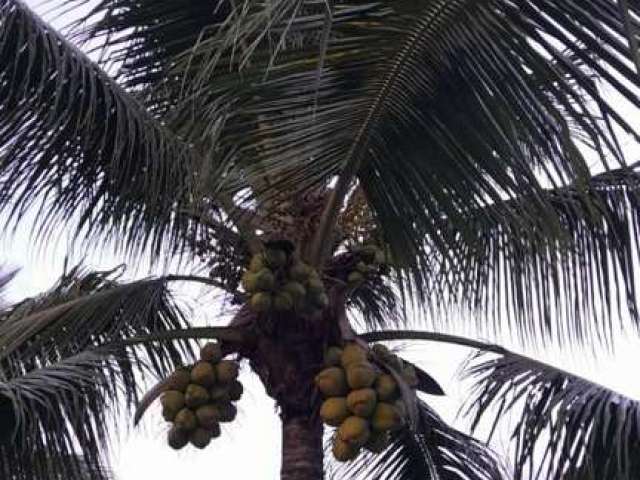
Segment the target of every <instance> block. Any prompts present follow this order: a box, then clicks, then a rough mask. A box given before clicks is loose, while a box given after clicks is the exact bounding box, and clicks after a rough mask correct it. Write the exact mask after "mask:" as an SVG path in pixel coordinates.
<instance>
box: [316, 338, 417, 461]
mask: <svg viewBox="0 0 640 480" xmlns="http://www.w3.org/2000/svg"><path fill="white" fill-rule="evenodd" d="M373 353H374V355H375V356H377V357H378V358H379V359H380V360H381V361H383V362H385V363H386V364H389V365H390V366H391V368H393V369H394V371H396V372H397V373H398V374H399V375H401V376H402V378H403V380H404V381H405V382H406V383H407V384H408V385H409V386H415V385H416V384H417V378H416V373H415V369H413V367H411V366H406V365H403V363H402V360H401V359H399V358H398V357H397V356H395V355H393V354H392V353H391V352H390V351H389V350H388V349H386V347H384V346H382V345H376V346H374V348H373ZM324 363H325V368H324V370H322V371H321V372H320V373H318V375H317V376H316V377H315V384H316V386H317V388H318V390H320V392H321V393H322V395H323V396H324V398H325V400H324V402H323V403H322V406H321V408H320V417H321V418H322V420H323V421H324V423H325V424H327V425H329V426H331V427H336V432H335V435H334V437H333V455H334V457H335V458H336V460H338V461H340V462H346V461H349V460H353V459H354V458H356V457H357V456H358V455H359V453H360V451H361V450H362V448H365V449H367V450H369V451H371V452H373V453H380V452H382V451H384V450H385V448H386V447H387V446H388V445H389V441H390V432H393V431H395V430H398V429H400V428H402V427H403V426H404V425H405V422H406V407H405V404H404V402H403V401H402V398H401V394H400V389H399V387H398V383H397V382H396V380H395V379H394V377H393V376H392V375H391V374H389V373H385V372H384V371H382V369H381V368H379V367H378V366H377V365H374V364H373V363H371V362H370V361H369V358H368V352H367V350H366V349H365V348H363V347H361V346H360V345H358V344H356V343H348V344H346V345H345V347H344V349H341V348H339V347H330V348H329V349H328V350H327V351H326V353H325V361H324Z"/></svg>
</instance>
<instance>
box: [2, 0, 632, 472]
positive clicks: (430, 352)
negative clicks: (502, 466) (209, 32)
mask: <svg viewBox="0 0 640 480" xmlns="http://www.w3.org/2000/svg"><path fill="white" fill-rule="evenodd" d="M27 3H28V4H29V5H31V6H32V8H35V9H36V11H39V12H43V11H46V9H43V8H39V7H38V3H39V2H36V1H33V0H28V1H27ZM70 20H72V18H71V17H70V16H67V17H65V18H62V19H58V20H57V21H56V24H66V23H68V22H69V21H70ZM628 148H629V149H631V148H634V149H635V150H634V151H629V153H630V154H631V157H635V158H636V159H640V150H637V149H636V146H632V145H628ZM1 222H2V219H1V218H0V223H1ZM65 235H66V234H65V232H60V237H59V238H57V239H52V241H51V242H48V244H47V245H46V247H45V246H42V245H40V246H38V247H36V246H34V245H33V243H32V242H31V240H30V238H29V234H28V229H26V228H22V229H20V230H18V232H16V234H15V235H12V236H10V237H9V236H6V235H5V237H4V238H2V239H0V265H1V264H9V265H12V266H16V267H21V269H22V270H21V272H20V274H19V275H18V277H17V278H16V279H15V281H14V283H13V286H12V290H11V292H10V293H11V296H12V298H13V299H19V298H21V297H23V296H28V295H33V294H36V293H38V292H41V291H43V290H45V289H47V288H49V287H50V286H51V285H52V284H53V283H54V282H55V280H56V279H57V278H58V277H59V276H60V274H61V272H62V269H63V263H64V257H65V255H66V254H70V255H71V258H70V260H71V263H72V264H73V263H74V262H75V261H80V260H84V263H85V264H86V265H87V266H90V267H94V268H111V267H113V266H114V265H117V264H119V263H121V262H122V259H121V258H117V257H115V256H113V255H111V254H110V253H108V252H104V253H101V252H85V251H80V250H78V249H76V250H75V251H71V252H69V249H68V242H67V240H68V239H67V237H66V236H65ZM135 267H136V268H133V267H130V268H129V274H130V275H132V276H135V277H141V276H145V275H147V274H149V273H158V271H157V270H156V271H153V272H150V271H149V269H148V266H147V265H146V264H142V265H136V266H135ZM177 294H178V296H179V298H181V299H184V300H187V301H189V302H190V304H191V305H192V306H194V307H195V308H196V309H197V310H196V311H197V313H196V317H197V322H198V323H199V324H203V325H205V324H216V323H217V322H219V307H218V306H217V304H216V302H215V300H214V299H213V298H212V297H211V295H210V294H209V293H208V292H207V291H205V290H203V289H202V288H200V287H189V288H180V289H179V290H178V291H177ZM468 333H470V334H472V333H473V332H468ZM493 340H495V339H493ZM503 343H504V344H505V345H506V346H508V347H512V348H514V349H517V350H520V351H523V353H528V354H530V355H534V356H537V357H538V358H540V359H542V360H546V361H548V362H550V363H554V364H557V365H562V367H563V368H565V369H568V370H571V371H573V372H575V373H578V374H581V375H583V376H585V377H588V378H590V379H593V380H595V381H597V382H600V383H602V384H604V385H606V386H609V387H611V388H614V389H616V390H618V391H620V392H622V393H625V394H627V395H629V396H632V397H634V398H637V399H640V382H638V381H637V368H636V365H637V362H638V351H640V341H638V340H637V339H628V338H626V336H625V335H623V334H622V333H621V334H619V335H618V336H617V339H616V343H617V345H616V351H615V355H608V354H604V353H603V354H598V355H597V358H594V356H593V354H590V353H588V352H585V353H584V354H577V353H576V352H570V351H569V350H568V348H567V349H554V350H553V351H548V352H542V353H540V352H533V351H527V350H526V349H525V350H522V349H521V348H519V346H518V345H514V344H513V343H511V342H510V341H509V339H503ZM468 353H470V352H469V350H465V349H462V348H458V347H449V346H443V345H438V344H421V345H411V346H409V347H408V348H407V349H406V350H405V352H404V353H403V355H404V356H405V357H406V358H407V359H409V360H412V361H415V362H416V363H417V364H419V365H420V366H421V367H422V368H424V369H425V370H426V371H428V372H430V373H431V374H432V375H433V376H434V377H435V378H436V379H437V380H438V381H439V382H440V383H441V384H442V386H443V387H444V389H445V391H446V392H447V393H448V396H447V397H446V398H444V399H439V398H430V397H429V398H427V400H428V402H429V403H430V404H431V405H432V406H434V407H435V408H436V410H437V411H438V412H439V413H440V414H441V415H442V416H443V417H444V418H445V419H447V420H450V421H451V422H453V423H454V424H455V425H459V426H460V427H464V425H465V424H464V422H463V421H461V420H457V419H456V412H457V410H458V408H459V406H460V402H461V400H462V399H463V398H464V390H463V388H462V386H461V385H460V384H459V383H458V382H457V381H455V375H456V371H457V368H458V366H459V363H460V361H462V360H463V359H464V358H465V356H466V355H467V354H468ZM241 381H242V382H243V383H244V384H245V388H246V393H245V396H244V397H243V398H242V400H241V401H240V402H239V415H238V419H237V420H236V421H235V422H233V423H232V424H229V425H228V426H226V427H225V428H224V429H223V435H222V436H221V437H220V438H219V439H218V440H216V441H214V442H213V443H212V444H211V445H210V446H209V447H208V448H207V449H206V450H204V451H196V450H194V449H192V448H186V449H185V450H183V451H181V452H174V451H173V450H171V449H170V448H169V447H168V446H166V443H165V432H166V424H165V423H164V422H163V421H162V418H161V417H160V415H159V409H158V408H157V406H155V407H153V408H152V409H151V410H150V411H149V413H148V414H147V415H146V416H145V419H144V421H143V422H142V425H141V426H140V427H138V428H136V429H132V427H131V425H130V423H131V422H130V419H123V422H122V427H121V428H120V435H119V437H120V438H119V440H118V441H117V442H116V443H115V444H114V448H113V451H112V465H113V467H114V470H115V475H116V478H117V479H118V480H140V479H141V478H153V479H154V480H174V479H176V478H198V476H199V475H203V474H205V475H210V474H216V475H220V476H222V477H224V476H226V475H231V474H233V475H234V478H240V479H245V478H247V479H253V478H255V479H267V480H268V479H277V478H278V473H279V465H280V435H279V433H280V425H279V420H278V417H277V415H276V413H275V405H274V403H273V401H272V400H271V399H269V398H268V397H267V396H266V395H265V393H264V389H263V388H262V386H261V385H260V384H259V382H258V381H257V380H256V378H255V377H254V376H253V375H252V374H251V373H250V372H249V371H248V369H247V367H246V365H245V366H244V369H243V372H242V374H241ZM503 442H504V439H498V440H496V442H495V443H494V446H495V448H496V449H497V450H498V451H504V448H505V445H504V444H503ZM227 478H229V477H227Z"/></svg>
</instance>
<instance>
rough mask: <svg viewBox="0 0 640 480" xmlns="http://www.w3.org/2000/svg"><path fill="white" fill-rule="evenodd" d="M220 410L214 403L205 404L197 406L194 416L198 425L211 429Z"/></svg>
mask: <svg viewBox="0 0 640 480" xmlns="http://www.w3.org/2000/svg"><path fill="white" fill-rule="evenodd" d="M219 415H220V411H219V410H218V408H217V407H216V406H215V405H211V404H207V405H203V406H201V407H198V409H197V410H196V418H197V419H198V425H200V426H201V427H202V428H206V429H208V430H212V429H214V428H215V427H216V425H218V417H219Z"/></svg>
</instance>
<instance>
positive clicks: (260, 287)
mask: <svg viewBox="0 0 640 480" xmlns="http://www.w3.org/2000/svg"><path fill="white" fill-rule="evenodd" d="M242 286H243V288H244V290H245V291H246V292H247V293H249V294H250V295H251V299H250V301H249V302H250V305H251V308H253V310H254V311H256V312H258V313H263V312H268V311H278V312H289V311H292V310H295V311H297V312H300V313H313V311H316V310H322V309H324V308H326V307H327V305H328V304H329V297H327V294H326V292H325V289H324V283H323V282H322V279H321V278H320V275H318V272H317V271H316V270H314V269H313V268H311V267H310V266H309V265H307V264H306V263H304V262H303V261H301V260H300V259H299V258H298V257H297V256H296V255H295V253H288V252H286V251H284V250H281V249H277V248H266V249H265V251H264V252H263V253H259V254H256V255H254V256H253V258H252V259H251V263H250V264H249V269H248V270H247V271H246V272H245V273H244V275H243V276H242Z"/></svg>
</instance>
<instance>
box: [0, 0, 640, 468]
mask: <svg viewBox="0 0 640 480" xmlns="http://www.w3.org/2000/svg"><path fill="white" fill-rule="evenodd" d="M61 3H62V2H61ZM65 3H66V4H67V5H68V6H70V7H72V6H74V5H75V4H80V3H81V2H79V1H77V0H68V1H67V2H65ZM639 24H640V5H638V4H637V2H636V1H635V0H633V1H631V0H629V1H627V0H624V1H623V0H618V1H617V2H614V1H613V0H582V1H581V2H574V1H568V0H528V1H524V0H522V1H520V0H479V1H465V0H453V1H440V0H426V1H423V2H409V1H401V0H397V1H395V2H386V1H381V2H377V3H371V2H360V1H358V0H353V1H337V2H316V1H307V0H271V1H269V2H264V3H262V2H248V3H245V4H240V3H237V2H233V1H226V0H220V1H215V0H193V1H191V2H188V3H184V2H179V1H174V0H170V1H164V2H154V1H148V0H139V1H138V2H128V1H116V0H101V1H99V2H97V3H96V4H95V5H94V7H93V10H92V11H91V12H90V13H89V14H88V15H87V17H86V18H84V19H82V21H78V22H77V23H76V24H74V25H73V26H72V28H71V29H70V34H69V35H67V38H65V37H64V36H63V35H62V34H60V33H58V32H57V31H55V30H54V29H52V28H51V27H50V26H49V25H47V24H46V23H45V22H44V21H42V20H41V19H40V18H39V17H38V16H36V15H35V14H34V13H33V12H32V11H31V10H30V9H29V8H28V7H27V6H26V5H25V4H24V3H22V2H21V1H19V0H0V207H1V208H2V211H3V212H4V214H5V215H6V216H7V217H8V218H9V219H10V220H11V221H13V222H20V221H21V219H22V217H23V214H24V213H25V211H27V210H28V209H31V208H34V207H35V208H37V209H39V213H40V214H39V215H38V220H37V221H36V224H35V225H34V228H35V229H36V232H37V233H38V234H39V236H40V237H39V238H47V236H48V235H49V234H50V233H51V231H52V229H53V228H55V227H57V226H58V225H60V224H61V223H66V224H68V225H71V227H72V228H74V229H76V232H77V236H78V237H79V238H86V239H87V240H88V241H90V242H101V241H106V240H115V242H116V244H117V245H118V246H120V247H122V248H123V249H125V250H126V251H127V252H128V253H129V254H131V255H140V254H142V253H143V252H151V253H152V255H153V256H154V257H155V258H161V257H166V256H179V257H182V259H183V260H185V259H194V258H196V257H198V258H199V259H200V260H202V261H204V262H206V264H207V265H208V266H209V270H210V274H209V276H208V277H206V278H202V277H197V276H192V275H170V276H166V277H161V278H153V279H146V280H140V281H136V282H132V283H131V282H122V281H119V280H118V278H117V276H118V271H117V270H114V271H111V272H84V271H82V270H81V269H79V268H76V269H72V270H71V271H69V272H67V274H66V275H65V276H64V277H63V278H62V279H61V281H60V283H59V285H57V286H56V287H54V289H53V290H51V291H50V292H49V293H47V294H46V295H44V296H42V297H39V298H34V299H29V300H25V301H23V302H21V303H19V304H16V305H12V306H8V307H6V309H5V310H4V311H3V313H2V314H1V315H0V362H1V363H0V365H1V369H0V373H1V375H2V377H1V378H0V421H1V422H2V423H1V424H0V425H1V427H0V428H1V430H0V434H1V435H2V438H3V443H2V444H1V445H0V458H2V461H1V462H0V471H2V473H3V474H4V476H5V477H7V478H16V479H17V478H52V475H59V476H64V478H86V477H87V476H89V477H92V478H104V477H105V475H106V471H105V470H104V469H103V465H102V463H103V452H104V449H105V448H106V441H107V438H108V431H107V429H106V425H107V424H108V423H105V419H106V418H107V417H109V415H110V411H111V410H110V409H109V408H106V406H109V405H111V406H112V405H115V404H125V405H127V406H129V407H133V406H134V405H136V404H138V400H139V399H138V393H137V389H136V380H139V375H143V374H148V373H152V374H156V375H160V376H165V375H167V374H168V373H170V372H171V371H172V370H174V369H175V368H178V367H180V366H181V365H184V364H185V363H186V362H190V361H192V360H191V359H192V356H193V352H192V350H191V345H190V343H189V340H192V339H197V338H216V339H218V340H219V341H220V342H221V344H220V345H221V347H222V350H223V352H224V353H225V354H230V355H236V356H237V357H238V358H240V359H247V360H248V362H249V365H250V367H251V369H252V370H253V371H254V372H255V373H256V374H258V376H259V377H260V379H261V380H262V381H263V383H264V384H265V387H266V389H267V392H268V393H269V394H270V395H271V396H273V397H274V398H275V399H276V401H277V402H278V404H279V407H280V414H281V417H282V420H283V435H284V438H283V448H284V456H283V467H282V478H287V479H297V478H319V477H321V476H322V474H323V473H322V472H323V464H322V449H321V447H320V446H319V444H320V441H321V436H322V425H321V423H320V420H319V418H318V408H319V406H320V400H319V398H318V396H317V394H316V393H315V390H314V387H313V378H314V376H315V374H316V373H318V371H319V370H320V369H321V364H322V355H323V352H324V350H325V349H326V347H327V346H329V345H337V344H340V345H343V344H345V343H346V344H349V343H350V342H356V344H359V345H361V346H364V345H365V344H366V343H373V342H376V341H388V340H399V339H409V340H411V339H413V340H431V341H443V342H450V343H458V344H463V345H466V346H468V347H470V348H473V349H476V350H478V351H480V352H483V353H482V354H479V355H478V356H476V357H474V359H473V361H472V362H471V363H470V365H469V366H468V368H467V374H468V375H470V376H472V377H473V378H475V380H476V381H477V384H476V388H475V390H474V391H473V392H472V393H471V394H470V396H469V399H468V412H469V413H470V414H471V415H472V417H473V418H474V424H477V422H479V421H480V419H481V418H482V417H483V416H484V415H488V414H490V412H493V413H494V414H495V413H496V412H497V415H496V417H497V418H499V417H501V416H502V414H504V413H505V412H507V411H509V410H512V409H522V411H521V413H520V415H521V419H520V420H519V422H517V425H516V426H515V429H514V440H515V444H516V447H515V458H514V459H513V462H512V463H513V465H514V468H513V471H507V469H506V468H505V467H503V463H502V461H501V460H500V459H499V458H498V457H497V456H496V455H495V454H494V453H493V452H492V451H491V450H489V449H488V448H487V447H486V446H485V445H484V444H483V443H482V442H481V441H479V440H476V439H474V438H472V437H470V436H468V435H466V434H463V433H461V432H458V431H456V430H454V429H453V428H451V427H450V426H448V425H446V423H444V422H443V421H442V420H441V419H440V418H439V417H438V416H437V414H436V413H435V412H434V411H433V410H432V409H431V408H430V407H429V406H428V403H427V402H426V401H425V398H426V397H422V396H421V397H417V396H416V394H415V391H416V390H417V391H422V392H424V393H427V394H442V391H441V389H440V388H439V386H438V385H437V383H436V382H435V381H434V380H433V379H432V378H431V377H430V376H429V375H428V374H427V373H426V372H423V371H421V370H420V369H417V370H416V372H417V373H416V380H415V382H407V381H406V379H403V377H401V376H399V375H395V374H396V373H398V372H395V370H394V369H393V367H390V366H389V365H388V364H386V363H385V360H384V358H383V357H382V356H379V355H378V354H377V353H375V352H374V353H372V354H370V355H372V357H371V358H373V359H374V361H375V362H378V363H377V365H378V367H377V368H378V369H379V370H381V371H383V372H385V371H387V372H389V374H391V375H392V376H393V375H395V377H394V381H395V382H396V383H397V384H398V387H399V388H400V390H401V394H402V395H401V397H402V401H403V402H404V405H405V406H406V407H407V412H406V415H405V417H406V419H405V421H404V423H403V425H404V427H403V428H401V429H398V430H395V431H394V432H393V433H392V434H391V437H390V439H389V444H388V445H386V446H385V448H384V449H383V451H382V453H377V454H374V453H369V454H366V455H364V454H363V455H361V456H358V457H357V458H356V459H355V460H352V461H350V462H348V463H345V464H342V465H341V466H339V467H337V468H336V469H334V468H333V467H331V466H327V472H330V473H332V474H335V475H336V476H343V477H345V478H349V477H350V476H352V475H355V474H356V472H358V474H359V475H363V476H368V477H369V478H381V477H382V476H383V475H388V476H389V478H391V477H393V478H432V479H437V478H442V479H465V478H469V479H500V478H511V477H513V478H516V479H519V478H525V477H526V476H527V475H529V474H533V473H536V472H542V474H544V475H546V478H549V479H566V478H577V479H582V478H585V479H601V478H611V479H620V480H624V479H631V478H636V477H637V475H638V468H639V467H638V456H637V455H638V447H639V445H638V442H639V441H640V440H639V435H638V432H639V429H640V425H639V424H638V418H639V414H640V409H639V406H638V404H637V403H636V402H635V401H633V400H631V399H628V398H626V397H624V396H622V395H619V394H617V393H614V392H612V391H610V390H607V389H606V388H604V387H601V386H599V385H596V384H593V383H592V382H589V381H588V380H586V379H582V378H578V377H576V376H573V375H570V374H568V373H567V372H564V371H561V370H559V369H556V368H553V367H551V366H549V365H545V364H543V363H541V362H538V361H535V360H533V359H530V358H526V357H524V356H522V355H519V354H515V353H512V352H510V351H508V350H505V349H503V348H501V347H499V346H495V345H489V344H486V343H482V342H479V341H475V340H471V339H464V338H460V337H453V336H448V335H445V334H442V333H434V332H424V331H413V330H403V328H406V327H408V326H409V324H410V317H411V314H412V312H422V311H425V312H428V313H429V316H431V317H433V318H435V319H438V320H433V323H434V324H435V325H436V326H438V327H442V326H447V319H448V318H449V317H448V314H449V313H450V312H452V311H453V310H454V309H461V310H462V311H463V312H465V316H466V317H468V318H474V319H475V320H474V321H475V322H477V325H478V327H480V328H482V329H484V331H486V332H490V333H491V334H496V333H500V332H505V331H508V332H512V333H513V334H515V335H517V336H519V337H520V338H522V339H526V340H528V341H532V342H539V343H540V344H545V343H548V342H552V341H558V342H564V341H573V342H578V343H580V344H585V345H586V344H590V345H593V346H594V348H596V347H605V346H606V345H607V344H609V343H610V342H611V336H612V332H613V330H614V327H613V324H614V323H615V322H617V321H618V320H619V317H623V316H628V317H629V318H630V322H631V324H632V325H633V327H637V324H638V321H639V318H638V311H637V302H636V288H635V283H634V265H635V262H636V261H637V257H636V256H637V253H638V251H637V247H638V243H637V228H638V225H637V219H638V214H639V213H640V208H639V207H640V203H639V202H638V197H637V195H638V191H637V186H638V180H639V177H638V175H639V174H638V171H637V164H636V163H634V162H633V160H631V161H630V160H629V159H627V158H626V157H625V154H624V150H623V148H622V146H621V145H622V144H623V142H626V141H632V142H637V140H638V132H637V130H636V127H637V125H634V123H633V122H632V121H631V120H630V119H631V118H632V114H629V112H632V113H633V114H637V112H636V110H637V109H638V107H640V97H639V96H638V92H639V90H638V87H640V81H639V78H640V77H639V73H638V72H640V52H639V50H638V38H639V34H638V32H640V30H638V28H639V27H640V25H639ZM89 40H90V41H91V43H92V44H96V43H97V44H98V50H99V52H100V53H101V55H100V56H99V57H100V59H99V61H94V60H92V59H91V58H90V57H89V56H87V54H86V53H84V51H88V50H89V49H90V46H89V45H88V43H89V42H88V41H89ZM81 47H82V48H81ZM91 48H95V47H91ZM83 49H84V51H83ZM94 57H95V55H94ZM107 71H110V72H111V73H112V74H111V75H110V74H108V73H106V72H107ZM603 91H610V92H614V93H615V98H614V97H612V95H603V93H602V92H603ZM612 98H614V100H615V101H614V100H612ZM363 245H364V246H363ZM273 252H284V254H285V257H283V258H284V260H282V262H280V261H274V260H269V258H268V256H269V255H275V254H274V253H273ZM261 255H262V256H263V257H261ZM278 255H279V254H278ZM264 256H266V257H267V258H266V260H265V257H264ZM256 258H261V259H262V260H260V261H266V265H267V266H270V268H271V269H272V270H273V271H274V272H276V277H277V278H276V280H273V281H267V280H265V279H264V278H262V279H261V280H260V281H259V283H260V285H262V286H256V284H255V282H256V281H257V280H256V279H255V278H253V277H251V275H252V274H258V273H259V272H258V271H257V270H259V269H255V268H254V267H253V265H254V261H255V259H256ZM252 259H253V261H252ZM285 262H289V263H287V266H286V267H285V266H284V263H285ZM250 265H252V266H250ZM274 265H275V266H274ZM261 266H264V265H262V264H261ZM295 266H304V268H306V269H308V272H317V280H318V282H319V286H318V287H317V292H316V293H315V294H314V295H315V296H314V297H313V298H312V300H310V302H311V303H312V304H313V308H306V307H308V305H306V304H305V308H303V307H302V306H300V305H298V303H296V302H294V300H295V298H293V297H294V296H295V295H294V293H295V292H293V291H289V292H288V293H287V295H288V297H291V298H289V299H287V295H284V296H283V295H281V296H280V297H278V295H280V292H279V293H274V292H271V290H273V289H274V286H273V285H275V283H278V282H284V280H282V278H284V277H283V275H284V276H286V275H293V274H292V273H291V271H292V270H291V269H293V268H294V267H295ZM247 269H249V271H251V270H256V271H254V272H252V273H247ZM286 272H288V273H286ZM354 273H357V275H354ZM309 275H311V273H309ZM314 275H316V273H314ZM287 278H288V277H287ZM305 278H306V277H305ZM178 281H196V282H201V283H205V284H208V285H211V286H213V287H216V288H218V289H221V290H222V291H224V292H225V294H227V295H228V298H229V299H230V301H231V302H232V304H233V305H235V308H236V310H237V315H236V316H235V317H234V319H233V320H232V322H231V323H230V325H228V326H225V327H205V328H192V327H190V326H189V324H188V321H187V319H186V318H185V316H184V315H183V314H182V313H181V312H180V310H179V308H178V306H177V305H176V304H175V302H174V301H173V300H172V298H171V294H170V291H169V289H168V285H170V284H171V283H172V282H178ZM305 281H306V282H307V283H306V284H305V285H304V287H303V288H304V290H303V293H302V296H304V295H306V294H307V293H309V294H310V293H311V291H312V286H311V283H309V282H310V280H308V279H307V280H305ZM2 283H3V282H2V281H1V280H0V285H2ZM314 288H315V287H314ZM258 290H260V291H258ZM305 292H306V293H305ZM260 295H262V296H260ZM309 298H311V297H309ZM283 299H284V300H283ZM289 300H290V301H291V304H290V305H289ZM392 329H395V330H392ZM355 330H358V332H359V334H358V335H356V333H355ZM365 342H366V343H365ZM405 366H406V364H405ZM411 367H412V368H415V367H414V366H411ZM96 380H97V381H96ZM166 385H167V383H166V382H162V383H161V384H159V385H158V386H157V387H155V388H154V389H153V390H152V392H150V394H149V395H147V396H145V397H144V398H143V399H142V400H141V403H140V406H139V409H138V412H137V413H138V417H139V416H140V415H141V414H142V413H143V412H144V409H145V408H146V407H147V406H148V405H149V403H150V402H151V401H152V400H153V399H154V398H155V397H156V396H158V395H159V394H160V393H161V392H162V391H163V390H166V388H165V387H166ZM491 407H495V408H491ZM518 411H519V412H520V410H518ZM301 438H302V439H306V440H305V441H300V439H301ZM342 440H344V439H341V441H342ZM345 441H346V440H345ZM296 443H297V445H294V444H296ZM77 444H79V445H80V446H81V447H80V448H81V450H82V451H81V453H82V456H78V455H77V453H78V452H77V451H76V448H77V447H76V445H77ZM334 456H335V457H339V455H337V454H335V451H334V454H331V453H327V455H325V460H326V462H331V461H332V460H333V459H334ZM533 460H535V462H534V463H535V466H532V462H533ZM3 469H4V470H3ZM385 478H386V477H385Z"/></svg>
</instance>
